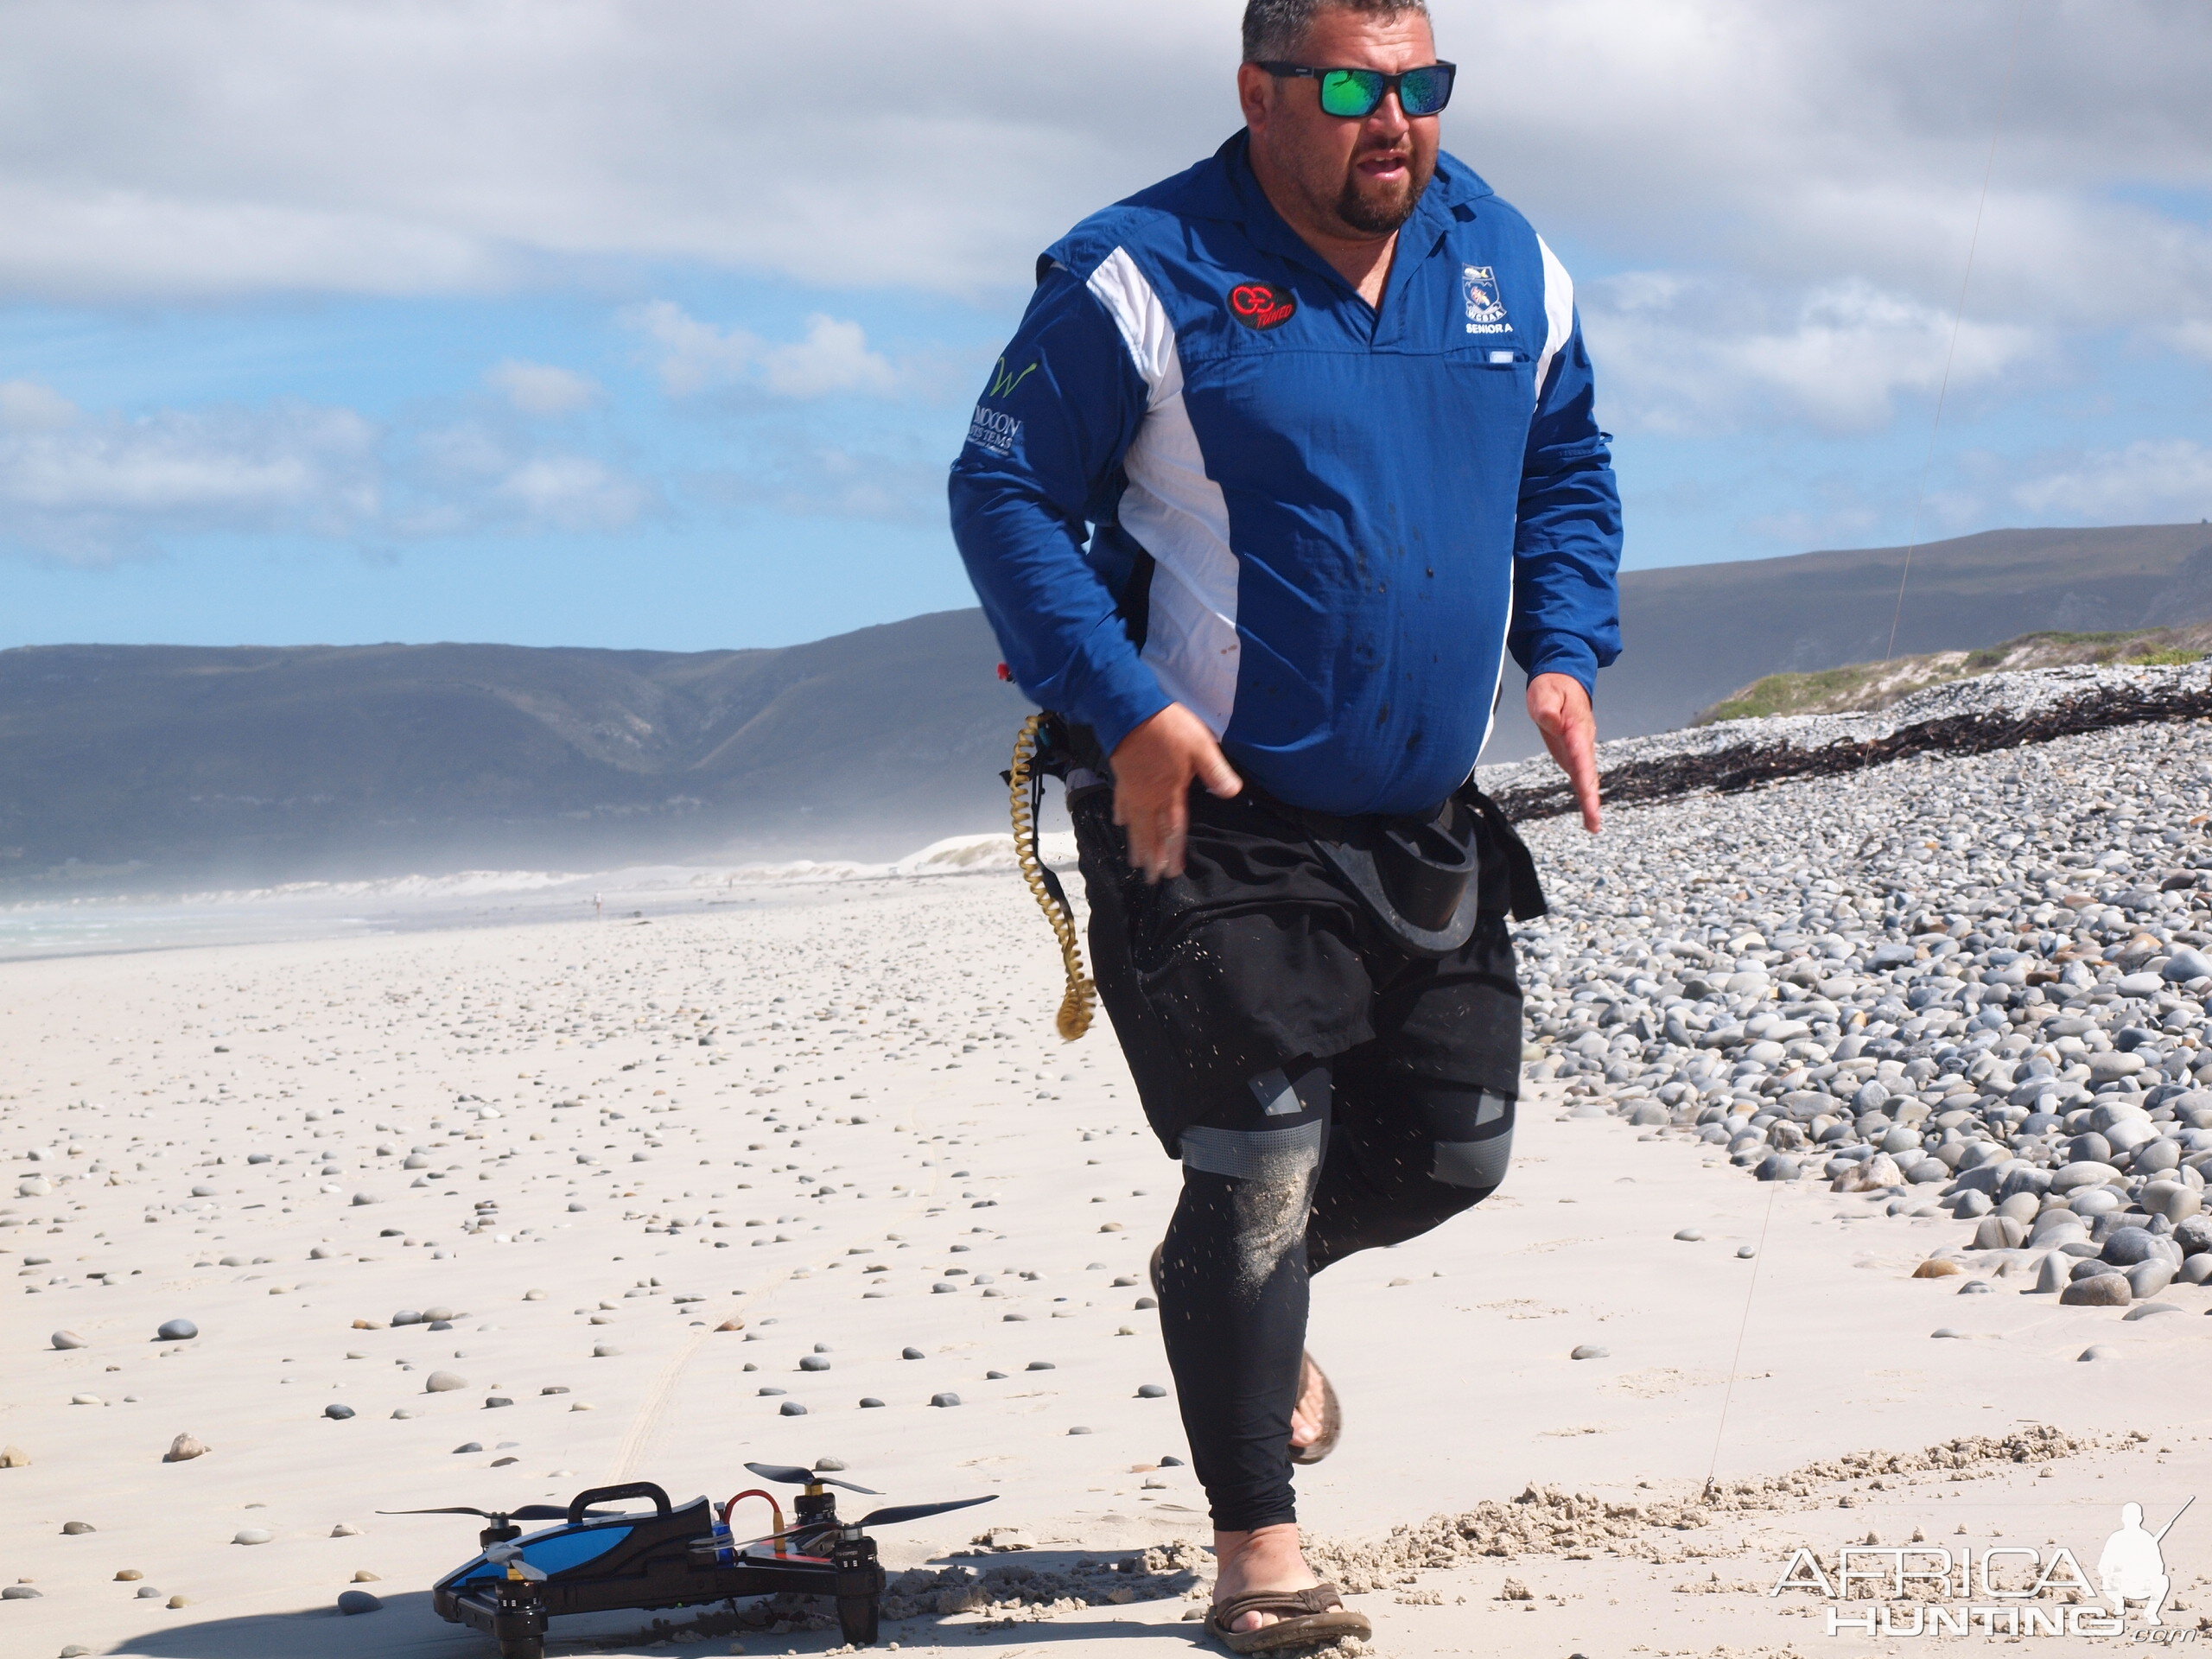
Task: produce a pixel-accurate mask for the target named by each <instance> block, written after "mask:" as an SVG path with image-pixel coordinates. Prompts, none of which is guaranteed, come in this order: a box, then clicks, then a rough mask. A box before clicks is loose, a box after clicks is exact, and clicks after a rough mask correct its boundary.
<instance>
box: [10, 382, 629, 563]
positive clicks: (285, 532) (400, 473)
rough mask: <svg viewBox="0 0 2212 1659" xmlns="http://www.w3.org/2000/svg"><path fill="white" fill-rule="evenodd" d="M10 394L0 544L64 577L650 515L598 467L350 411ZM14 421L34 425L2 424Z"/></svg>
mask: <svg viewBox="0 0 2212 1659" xmlns="http://www.w3.org/2000/svg"><path fill="white" fill-rule="evenodd" d="M23 384H24V383H21V382H13V383H9V384H8V385H5V386H0V546H5V545H8V544H10V543H12V544H13V546H14V547H15V548H16V550H22V551H27V552H29V553H30V554H32V555H34V556H40V557H43V558H48V559H53V560H58V561H60V562H61V563H70V564H79V565H92V566H98V565H107V564H113V563H117V562H118V561H121V560H124V559H129V558H134V557H140V556H146V555H148V554H150V553H154V552H158V551H159V550H161V549H162V546H163V545H164V544H165V543H168V541H170V540H172V539H173V538H175V537H186V536H194V535H204V534H208V533H214V532H225V533H230V534H236V535H247V536H298V537H314V538H318V539H322V540H331V541H339V542H346V543H358V542H359V541H360V540H361V539H362V538H392V537H397V538H400V539H406V540H417V541H419V540H424V539H430V538H435V537H449V536H457V535H463V534H472V533H485V532H488V533H494V534H514V533H529V532H532V531H544V530H551V531H614V530H620V529H622V528H624V527H625V526H626V525H628V524H632V523H634V522H636V521H637V519H638V518H640V517H641V516H643V515H644V514H645V512H648V511H650V510H651V509H652V506H653V505H654V502H655V497H654V493H653V492H652V490H651V489H649V488H648V487H647V486H645V485H644V484H642V483H640V482H639V481H638V480H634V479H632V478H630V477H629V476H627V475H626V474H624V473H622V472H621V471H620V470H619V469H618V468H616V467H613V466H611V465H609V464H608V463H607V462H606V461H601V460H598V459H595V458H594V457H591V456H587V455H581V454H564V453H558V452H555V453H540V452H537V451H535V450H532V449H530V448H524V447H519V446H518V445H516V444H514V443H512V442H508V441H506V440H505V439H502V438H501V437H499V436H498V435H493V434H491V433H488V432H486V431H485V430H483V429H480V428H476V427H472V426H462V427H454V428H447V429H435V430H433V431H430V432H429V433H426V434H423V435H407V434H395V433H393V432H391V431H390V430H388V429H385V428H382V427H380V426H378V425H377V424H376V423H373V422H372V421H370V420H368V419H366V418H365V417H364V416H361V415H359V413H357V412H355V411H354V410H350V409H342V408H329V407H322V406H316V405H310V404H289V403H287V404H276V405H273V406H271V407H270V408H267V409H260V410H251V409H238V408H226V407H218V408H209V409H199V410H176V409H171V410H157V411H156V412H154V413H152V414H149V415H143V416H130V417H126V416H118V415H103V416H87V415H77V414H76V413H75V411H74V410H73V408H72V407H71V406H70V405H69V404H67V403H66V402H65V401H64V400H62V399H60V398H59V397H54V394H52V393H50V392H45V389H44V388H42V387H35V388H33V391H35V392H44V393H45V397H44V398H43V399H41V398H38V397H32V396H29V395H28V394H25V393H23V392H22V391H20V388H21V386H22V385H23ZM24 409H29V410H31V411H32V413H33V414H34V415H35V416H43V417H45V418H43V419H42V420H33V421H30V422H25V421H22V420H21V419H14V418H10V411H11V410H14V411H21V410H24ZM65 413H66V414H69V415H73V416H74V418H73V419H67V420H63V419H61V418H60V416H61V415H62V414H65Z"/></svg>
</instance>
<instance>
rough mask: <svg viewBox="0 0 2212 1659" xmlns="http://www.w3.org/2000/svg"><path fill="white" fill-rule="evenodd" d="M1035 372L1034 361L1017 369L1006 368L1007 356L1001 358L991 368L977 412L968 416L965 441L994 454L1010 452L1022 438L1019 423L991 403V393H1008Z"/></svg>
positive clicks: (992, 394)
mask: <svg viewBox="0 0 2212 1659" xmlns="http://www.w3.org/2000/svg"><path fill="white" fill-rule="evenodd" d="M1036 372H1037V365H1036V364H1034V363H1031V364H1029V365H1027V367H1024V368H1020V369H1009V368H1007V365H1006V359H1004V358H1001V359H999V360H998V364H997V366H996V367H995V368H993V369H992V371H991V384H990V386H989V388H988V390H987V391H985V392H984V393H983V399H984V401H983V402H982V403H980V404H976V412H975V414H974V415H972V416H969V420H968V442H970V443H972V444H974V445H976V448H980V449H985V450H988V451H989V452H990V453H991V454H995V455H1010V454H1013V453H1014V445H1015V444H1017V443H1019V442H1020V441H1021V423H1020V421H1019V420H1017V419H1015V418H1014V416H1011V415H1008V414H1007V413H1006V412H1005V411H1004V410H996V409H993V408H991V407H990V400H991V399H992V398H994V397H1011V396H1012V395H1013V393H1014V389H1015V388H1016V387H1017V386H1019V385H1020V384H1021V383H1022V382H1023V381H1025V380H1027V378H1029V377H1030V376H1031V375H1033V374H1034V373H1036Z"/></svg>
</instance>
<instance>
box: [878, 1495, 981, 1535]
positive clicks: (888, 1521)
mask: <svg viewBox="0 0 2212 1659" xmlns="http://www.w3.org/2000/svg"><path fill="white" fill-rule="evenodd" d="M997 1496H998V1494H997V1493H996V1492H993V1493H991V1494H990V1495H989V1496H988V1497H960V1498H955V1499H954V1500H953V1501H952V1502H951V1503H901V1504H899V1505H898V1506H897V1507H896V1508H894V1509H888V1510H875V1511H874V1512H873V1513H872V1514H868V1515H864V1516H861V1518H860V1521H859V1522H858V1523H857V1524H859V1525H861V1526H863V1527H889V1526H895V1525H897V1524H898V1523H899V1522H901V1521H918V1520H920V1519H921V1518H922V1517H923V1516H925V1515H943V1514H944V1512H945V1511H946V1510H965V1509H972V1508H973V1507H974V1506H975V1505H976V1504H978V1503H989V1502H990V1501H991V1499H992V1498H994V1497H997Z"/></svg>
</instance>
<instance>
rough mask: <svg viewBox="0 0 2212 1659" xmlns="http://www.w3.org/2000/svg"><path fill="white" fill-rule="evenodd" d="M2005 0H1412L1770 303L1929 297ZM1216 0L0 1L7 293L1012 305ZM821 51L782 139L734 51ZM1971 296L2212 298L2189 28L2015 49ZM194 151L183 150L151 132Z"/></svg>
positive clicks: (2005, 32) (1498, 86) (1514, 148)
mask: <svg viewBox="0 0 2212 1659" xmlns="http://www.w3.org/2000/svg"><path fill="white" fill-rule="evenodd" d="M2017 4H2018V0H1953V3H1949V4H1947V5H1944V6H1941V7H1929V6H1927V5H1926V4H1924V3H1917V0H1796V3H1793V4H1790V5H1788V6H1777V5H1773V4H1771V3H1769V0H1543V3H1528V4H1522V5H1515V6H1501V5H1498V4H1497V3H1495V0H1481V3H1478V0H1434V10H1435V13H1436V22H1437V29H1438V34H1439V38H1440V46H1441V48H1442V49H1443V50H1444V51H1445V53H1446V55H1447V56H1448V55H1453V54H1457V55H1458V56H1459V59H1460V60H1462V61H1463V62H1465V63H1467V64H1469V65H1470V66H1471V67H1470V69H1469V71H1468V72H1466V73H1464V74H1463V77H1462V83H1461V92H1460V98H1459V104H1458V105H1457V106H1456V107H1455V108H1454V109H1453V111H1452V112H1451V113H1450V114H1448V115H1447V116H1446V139H1447V142H1448V143H1451V144H1452V147H1453V148H1454V149H1455V150H1457V151H1458V152H1459V153H1460V154H1461V155H1462V156H1465V158H1466V159H1468V160H1469V161H1471V162H1472V163H1473V164H1474V165H1476V166H1477V167H1478V168H1480V169H1482V170H1483V171H1484V173H1485V174H1486V175H1490V176H1491V178H1492V179H1493V181H1495V182H1496V183H1497V185H1498V186H1499V188H1501V189H1502V190H1503V192H1504V193H1505V194H1507V195H1508V196H1509V197H1510V198H1511V199H1513V200H1516V201H1517V202H1519V203H1520V204H1521V205H1522V206H1523V207H1527V208H1529V210H1530V211H1531V212H1532V213H1534V214H1535V217H1536V218H1537V219H1538V220H1539V222H1540V223H1541V225H1543V226H1545V227H1546V229H1547V231H1548V232H1551V233H1552V239H1553V241H1554V244H1555V245H1569V244H1571V245H1576V246H1580V247H1582V248H1584V249H1587V250H1592V251H1599V252H1600V253H1601V254H1602V255H1603V256H1604V257H1607V258H1609V259H1611V260H1613V261H1615V262H1618V263H1621V264H1646V265H1655V264H1656V265H1659V266H1662V267H1672V268H1681V269H1689V268H1700V269H1706V268H1726V269H1730V270H1737V271H1739V272H1741V273H1744V274H1745V275H1747V276H1751V277H1757V278H1758V279H1760V280H1762V281H1773V282H1777V283H1780V284H1782V285H1783V286H1784V287H1786V288H1790V289H1815V288H1820V287H1823V286H1826V285H1828V284H1831V283H1838V282H1841V281H1846V280H1849V279H1852V278H1859V279H1863V280H1864V281H1866V282H1867V283H1870V284H1872V286H1873V287H1875V288H1876V289H1880V290H1882V291H1885V292H1897V293H1901V294H1904V295H1906V296H1909V297H1910V298H1911V299H1913V300H1914V301H1915V302H1920V303H1936V304H1941V305H1948V299H1949V296H1950V295H1951V294H1952V293H1953V292H1954V291H1955V285H1956V281H1957V273H1958V270H1959V266H1960V262H1961V258H1962V257H1963V254H1964V251H1965V244H1966V240H1967V231H1968V226H1969V223H1970V221H1971V219H1972V216H1973V211H1974V201H1975V198H1976V195H1977V193H1978V191H1979V189H1980V181H1981V175H1982V164H1983V159H1984V156H1985V153H1986V145H1987V143H1988V140H1989V137H1990V134H1991V132H1992V130H1993V128H1994V127H1995V126H1996V125H1997V123H1998V118H1999V107H1998V106H1999V99H2000V92H2001V88H2002V87H2003V86H2004V83H2005V74H2004V67H2005V54H2006V51H2007V43H2008V41H2009V39H2010V36H2011V35H2012V25H2013V22H2014V18H2015V16H2016V12H2017ZM1239 10H1240V6H1239V4H1238V0H1067V3H1063V4H1058V5H1052V6H1039V5H1038V4H1036V3H1035V0H969V3H967V4H965V5H963V6H962V7H960V8H958V9H957V10H951V11H949V10H946V9H945V8H942V7H933V6H917V5H914V4H912V3H911V0H817V3H816V4H813V5H810V6H807V7H804V8H795V7H780V8H769V7H754V6H711V5H691V6H669V5H666V4H659V3H653V0H538V3H535V4H533V5H531V6H529V7H525V8H518V7H515V6H513V5H512V4H509V3H506V0H447V3H443V4H436V5H433V4H428V3H421V0H402V3H393V4H389V5H382V6H377V5H368V4H360V3H340V4H325V5H308V6H303V5H300V4H298V3H296V0H170V3H167V4H164V5H162V6H158V7H144V8H139V9H137V10H134V11H133V12H132V13H131V26H130V28H129V29H118V28H115V27H113V26H112V18H111V14H110V13H109V12H108V11H107V10H105V9H103V8H100V7H97V6H91V7H88V6H86V5H83V4H81V3H79V0H16V3H15V4H13V5H10V6H9V7H7V8H5V9H4V11H0V180H5V181H7V182H6V184H5V185H4V186H0V223H4V224H6V225H7V226H8V227H9V234H8V236H7V238H4V240H0V291H12V292H14V293H16V294H19V295H25V296H38V297H52V298H64V299H67V300H70V301H79V300H82V299H85V298H86V297H97V296H101V295H122V296H130V295H153V296H174V295H179V294H185V295H192V294H212V293H240V292H248V293H251V292H268V291H283V290H319V291H334V292H345V293H376V294H384V293H429V292H439V293H446V292H461V291H481V290H486V289H500V288H506V287H512V286H514V285H516V284H518V283H526V282H536V281H539V280H543V279H544V278H546V277H558V276H559V275H560V274H561V273H562V272H563V271H564V270H570V269H576V270H587V271H600V270H604V269H605V262H607V261H608V260H615V261H626V262H637V261H646V262H653V261H667V260H675V261H696V262H700V263H702V264H707V265H710V266H716V267H721V268H726V269H730V270H749V271H757V272H766V273H770V274H772V275H775V276H779V277H788V278H792V279H796V280H798V281H799V282H802V283H824V284H832V285H841V286H849V287H871V288H887V289H914V288H920V289H934V290H938V291H946V290H950V291H955V292H963V291H969V290H973V289H977V288H986V287H988V288H992V289H1001V290H1004V289H1013V290H1019V289H1020V288H1021V287H1022V286H1024V285H1025V284H1026V281H1027V273H1028V266H1029V262H1030V260H1031V259H1032V258H1033V256H1034V254H1035V252H1036V251H1037V250H1038V249H1039V247H1040V246H1042V245H1044V244H1046V242H1049V241H1050V240H1052V238H1054V237H1056V236H1057V235H1058V233H1059V232H1061V231H1062V230H1064V229H1065V227H1066V226H1068V225H1069V224H1071V223H1072V222H1073V221H1074V220H1075V219H1077V218H1079V217H1081V216H1082V215H1083V214H1084V213H1088V212H1090V211H1091V210H1093V209H1095V208H1096V207H1098V206H1100V205H1102V204H1103V203H1104V202H1106V201H1109V200H1113V199H1114V198H1116V197H1117V196H1119V195H1122V194H1126V193H1128V191H1130V190H1132V189H1135V188H1141V187H1142V186H1143V185H1145V184H1147V183H1149V182H1150V181H1153V180H1154V179H1155V178H1158V177H1160V176H1161V175H1165V174H1166V173H1169V172H1172V171H1173V170H1175V169H1177V168H1180V167H1182V166H1185V165H1186V164H1187V163H1188V162H1190V161H1191V160H1192V159H1194V158H1195V157H1196V156H1199V155H1202V154H1204V153H1205V151H1206V150H1208V149H1211V147H1212V146H1213V145H1214V144H1215V143H1217V142H1218V141H1219V140H1220V138H1221V137H1224V135H1225V134H1226V133H1227V132H1228V131H1229V130H1231V128H1232V127H1233V126H1234V125H1235V124H1236V113H1235V103H1234V99H1233V96H1232V93H1231V90H1230V86H1231V83H1230V75H1231V70H1232V67H1233V65H1234V60H1235V57H1236V17H1237V14H1238V11H1239ZM824 41H837V42H842V43H843V44H842V45H841V46H840V47H839V48H838V49H837V54H836V62H837V67H836V79H835V88H834V97H833V98H832V99H831V104H832V105H834V107H827V108H824V109H823V110H822V111H817V112H814V113H813V114H812V115H810V125H809V126H808V127H807V129H806V130H804V131H803V132H799V133H795V132H794V130H793V128H792V126H791V124H790V123H788V122H786V121H782V120H764V119H762V118H761V115H760V108H759V105H758V100H757V99H754V98H752V97H749V96H747V90H746V83H747V77H748V74H749V73H750V72H751V71H752V70H753V67H755V66H760V65H778V64H785V63H804V62H810V61H813V60H817V58H818V57H819V56H820V54H821V52H822V50H823V42H824ZM2208 82H2212V31H2207V30H2205V29H2202V27H2201V18H2200V16H2199V14H2198V12H2197V10H2196V9H2195V8H2191V7H2188V6H2178V7H2177V6H2173V5H2171V4H2162V3H2159V0H2103V3H2100V4H2099V5H2097V6H2095V7H2094V8H2092V7H2082V6H2075V7H2066V8H2058V9H2045V10H2042V11H2039V12H2036V13H2035V14H2034V15H2033V16H2031V17H2030V18H2029V20H2028V22H2027V24H2026V27H2025V31H2024V34H2023V35H2022V36H2021V48H2020V57H2019V62H2018V68H2017V71H2016V73H2014V74H2013V76H2012V92H2011V94H2010V99H2009V102H2008V103H2007V104H2006V107H2005V118H2004V123H2003V131H2002V137H2001V142H2000V143H1999V151H1998V166H1997V172H1996V180H1995V185H1994V189H1993V196H1992V200H1991V204H1990V213H1989V216H1988V219H1987V222H1986V225H1985V226H1984V234H1983V246H1982V249H1981V255H1980V264H1981V270H1980V275H1979V277H1978V278H1977V286H1978V289H1980V292H1981V293H1982V295H1983V296H1984V298H1985V299H1986V301H1987V302H1989V303H1990V304H1991V305H1992V306H1993V310H1992V311H1990V312H1988V313H1986V315H1993V316H1994V317H1996V318H1997V319H1999V320H2000V321H2018V320H2022V319H2024V318H2027V317H2029V316H2035V317H2038V318H2042V319H2044V320H2050V319H2052V318H2062V319H2069V320H2075V321H2079V320H2082V319H2093V320H2094V321H2097V322H2100V323H2108V322H2111V321H2123V322H2129V323H2133V324H2137V325H2142V324H2145V323H2146V322H2158V323H2171V322H2172V321H2174V320H2175V319H2176V318H2177V316H2192V317H2197V318H2202V317H2205V316H2207V315H2212V312H2208V304H2209V303H2212V302H2208V298H2207V296H2208V293H2212V283H2208V282H2207V280H2206V278H2207V277H2208V274H2212V230H2208V227H2206V226H2203V225H2202V224H2192V223H2190V222H2189V221H2188V220H2187V219H2184V218H2181V217H2177V216H2175V215H2172V214H2166V213H2159V212H2156V211H2153V210H2152V209H2151V208H2148V207H2142V206H2139V205H2131V202H2130V200H2124V199H2123V195H2124V192H2125V190H2126V188H2128V187H2133V186H2148V187H2152V188H2154V189H2155V188H2158V187H2173V188H2202V178H2203V176H2204V166H2205V162H2206V156H2207V149H2208V144H2207V138H2206V135H2205V130H2204V128H2203V124H2202V87H2203V86H2205V85H2206V84H2208ZM180 132H188V133H189V134H190V138H191V142H189V143H179V142H178V141H177V135H178V134H179V133H180Z"/></svg>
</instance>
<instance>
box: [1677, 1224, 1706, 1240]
mask: <svg viewBox="0 0 2212 1659" xmlns="http://www.w3.org/2000/svg"><path fill="white" fill-rule="evenodd" d="M1675 1237H1676V1238H1678V1239H1680V1240H1681V1242H1682V1243H1685V1244H1700V1243H1704V1242H1705V1235H1704V1233H1702V1232H1701V1231H1700V1230H1698V1229H1697V1228H1695V1227H1685V1228H1683V1229H1682V1230H1681V1231H1680V1232H1678V1233H1676V1234H1675Z"/></svg>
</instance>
